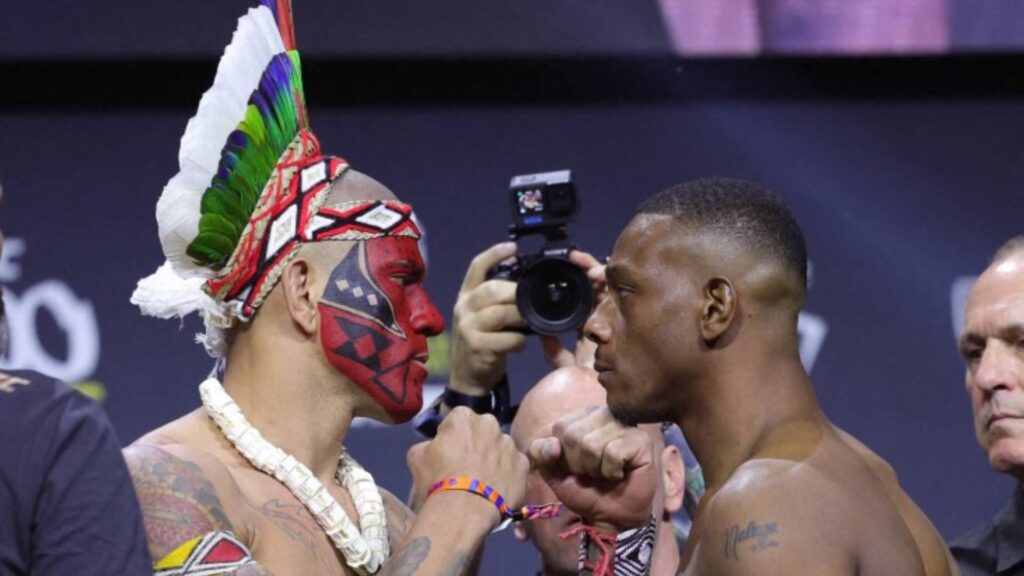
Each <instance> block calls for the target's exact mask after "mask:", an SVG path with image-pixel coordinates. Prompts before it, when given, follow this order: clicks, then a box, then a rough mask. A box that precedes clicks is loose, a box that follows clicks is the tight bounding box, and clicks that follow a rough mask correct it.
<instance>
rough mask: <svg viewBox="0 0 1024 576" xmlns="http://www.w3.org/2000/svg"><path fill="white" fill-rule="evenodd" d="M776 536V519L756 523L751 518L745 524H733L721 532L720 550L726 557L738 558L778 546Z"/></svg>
mask: <svg viewBox="0 0 1024 576" xmlns="http://www.w3.org/2000/svg"><path fill="white" fill-rule="evenodd" d="M778 536H779V523H778V522H776V521H771V522H764V523H761V524H758V523H757V522H754V521H753V520H751V521H750V522H748V523H747V524H746V525H745V526H744V525H740V524H733V525H732V526H730V527H728V528H726V529H725V531H724V532H722V551H723V553H724V554H725V557H726V558H727V559H729V560H740V559H741V557H742V556H746V555H753V554H759V553H761V552H764V551H766V550H770V549H772V548H778V547H779V540H778Z"/></svg>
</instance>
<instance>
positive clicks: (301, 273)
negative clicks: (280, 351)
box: [279, 256, 320, 335]
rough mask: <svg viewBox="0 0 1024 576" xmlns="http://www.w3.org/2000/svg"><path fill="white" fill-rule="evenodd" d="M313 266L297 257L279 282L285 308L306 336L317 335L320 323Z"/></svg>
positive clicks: (285, 269)
mask: <svg viewBox="0 0 1024 576" xmlns="http://www.w3.org/2000/svg"><path fill="white" fill-rule="evenodd" d="M313 274H314V268H313V265H312V264H311V263H310V262H309V260H306V259H305V258H302V257H301V256H299V257H296V258H295V259H293V260H292V261H291V262H289V263H288V265H286V266H285V268H284V271H282V272H281V280H280V281H279V283H280V285H281V289H282V290H283V291H284V301H285V306H286V307H287V309H288V314H289V316H291V318H292V321H293V322H295V324H296V325H297V326H298V327H299V328H300V329H301V330H302V331H303V332H305V333H306V334H309V335H312V334H315V333H316V330H317V325H318V323H319V322H320V313H319V311H318V310H317V307H316V300H315V298H314V296H313V290H312V284H313Z"/></svg>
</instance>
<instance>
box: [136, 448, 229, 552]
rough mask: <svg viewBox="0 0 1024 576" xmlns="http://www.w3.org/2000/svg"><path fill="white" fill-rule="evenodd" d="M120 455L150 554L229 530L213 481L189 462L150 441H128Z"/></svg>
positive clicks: (169, 549)
mask: <svg viewBox="0 0 1024 576" xmlns="http://www.w3.org/2000/svg"><path fill="white" fill-rule="evenodd" d="M125 455H126V456H127V461H128V469H129V471H130V472H131V476H132V483H133V484H134V485H135V493H136V495H137V496H138V498H139V504H140V505H141V506H142V515H143V521H144V522H145V525H146V537H147V539H148V540H149V549H150V551H151V552H152V553H153V556H154V559H157V560H159V559H160V558H162V557H163V556H164V555H166V554H167V553H169V552H171V551H172V550H174V549H175V548H177V547H178V546H180V545H181V544H183V543H184V542H187V541H188V540H190V539H191V538H194V537H196V536H201V535H203V534H207V533H209V532H214V531H217V530H226V531H232V530H233V529H232V526H231V522H230V521H229V520H228V517H227V515H225V514H224V511H223V507H222V506H221V503H220V499H219V498H218V497H217V491H216V490H215V489H214V487H213V484H211V483H210V481H209V480H207V479H206V477H205V476H204V475H203V472H202V470H201V469H200V468H199V466H197V465H196V464H195V463H194V462H189V461H187V460H181V459H179V458H176V457H174V456H172V455H171V454H169V453H168V452H166V451H164V450H161V449H160V448H157V447H154V446H138V447H134V448H131V449H130V450H128V451H127V452H126V454H125Z"/></svg>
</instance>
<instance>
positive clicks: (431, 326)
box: [410, 289, 444, 336]
mask: <svg viewBox="0 0 1024 576" xmlns="http://www.w3.org/2000/svg"><path fill="white" fill-rule="evenodd" d="M410 304H411V307H412V311H411V318H410V321H411V323H412V328H413V330H415V331H416V332H417V333H419V334H424V335H426V336H437V335H438V334H440V333H441V332H443V331H444V316H442V315H441V312H440V311H439V310H438V309H437V306H435V305H434V301H433V300H431V299H430V296H428V295H427V293H426V291H425V290H422V289H420V290H418V291H417V293H416V294H415V295H414V296H413V298H412V301H411V302H410Z"/></svg>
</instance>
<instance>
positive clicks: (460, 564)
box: [442, 552, 470, 576]
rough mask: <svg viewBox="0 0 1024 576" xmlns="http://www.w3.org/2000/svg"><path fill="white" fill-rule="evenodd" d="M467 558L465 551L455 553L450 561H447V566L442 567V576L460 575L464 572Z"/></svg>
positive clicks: (467, 564)
mask: <svg viewBox="0 0 1024 576" xmlns="http://www.w3.org/2000/svg"><path fill="white" fill-rule="evenodd" d="M469 560H470V557H469V555H468V554H466V553H465V552H458V553H456V554H455V556H454V557H453V558H452V561H451V562H449V563H448V567H447V568H445V569H444V573H443V574H442V576H462V575H463V574H465V573H466V567H467V566H469Z"/></svg>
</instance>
